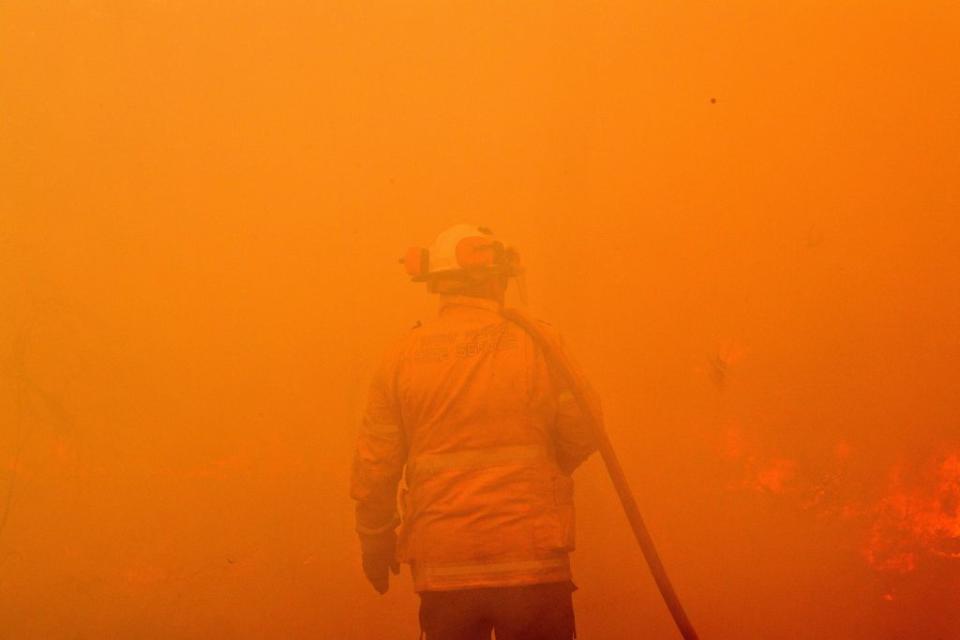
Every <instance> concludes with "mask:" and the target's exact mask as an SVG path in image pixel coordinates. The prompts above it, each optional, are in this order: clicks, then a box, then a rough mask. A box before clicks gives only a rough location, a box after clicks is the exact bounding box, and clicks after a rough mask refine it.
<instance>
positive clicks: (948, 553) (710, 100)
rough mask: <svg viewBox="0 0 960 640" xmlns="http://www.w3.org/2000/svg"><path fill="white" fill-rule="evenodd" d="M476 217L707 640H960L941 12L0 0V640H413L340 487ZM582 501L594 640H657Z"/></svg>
mask: <svg viewBox="0 0 960 640" xmlns="http://www.w3.org/2000/svg"><path fill="white" fill-rule="evenodd" d="M462 221H467V222H475V223H480V224H486V225H488V226H490V227H492V228H493V229H494V231H496V232H497V234H498V235H499V236H501V237H503V238H504V239H506V240H508V241H509V242H511V243H514V244H515V245H516V246H517V247H518V248H519V249H520V250H521V252H522V255H523V258H524V262H525V263H526V265H527V267H528V276H527V285H528V289H529V308H530V309H531V310H532V311H533V313H535V314H537V315H539V316H541V317H543V318H546V319H548V320H550V321H551V322H552V323H553V324H555V325H556V326H558V327H559V328H560V330H561V331H562V332H563V333H564V334H565V336H566V340H567V343H568V344H569V345H570V347H571V349H572V350H573V351H574V353H575V354H576V355H577V357H578V359H579V360H580V361H581V363H582V364H583V367H584V369H585V370H586V371H587V373H588V374H589V375H590V377H591V378H592V380H593V382H594V385H595V386H596V387H597V389H598V391H599V392H600V394H601V395H602V397H603V401H604V409H605V413H606V415H607V421H608V430H609V433H610V436H611V439H612V440H613V442H614V444H615V446H616V447H617V448H618V450H619V452H620V456H621V458H622V462H623V465H624V467H625V469H626V472H627V475H628V476H629V478H630V480H631V483H632V485H633V488H634V490H635V492H636V494H637V498H638V502H639V503H640V506H641V510H642V512H643V513H644V515H645V517H646V519H647V520H648V525H649V526H650V529H651V531H652V533H653V535H654V538H655V539H656V540H657V542H658V545H659V547H660V551H661V554H662V556H663V559H664V562H665V564H666V566H667V568H668V570H669V572H670V574H671V577H672V578H673V581H674V583H675V586H676V588H677V590H678V592H679V594H680V596H681V598H682V600H683V602H684V604H685V606H686V608H687V611H688V613H689V615H690V617H691V619H692V620H693V621H694V623H695V624H696V626H697V628H698V631H699V632H700V634H701V636H702V637H703V638H704V639H705V640H706V639H714V640H717V639H724V640H727V639H744V640H747V639H750V640H753V639H757V638H764V639H797V640H809V639H825V640H834V639H836V640H861V639H863V640H866V639H870V640H893V639H906V638H909V639H911V640H914V639H919V640H927V639H930V640H934V639H939V640H955V639H957V638H960V607H958V606H957V605H958V602H960V513H958V508H960V5H958V4H957V3H956V2H950V1H946V0H944V1H941V2H936V1H927V0H917V1H911V2H908V1H906V0H902V1H900V2H893V1H889V2H888V1H884V0H878V1H876V2H857V1H853V0H851V1H841V2H828V1H827V0H819V1H805V0H797V1H788V2H766V1H760V0H751V1H737V0H729V1H724V2H693V3H691V2H582V3H572V2H571V3H558V2H499V1H497V2H426V1H424V2H345V1H319V0H317V1H313V2H305V1H304V2H287V1H279V0H278V1H274V2H266V1H262V2H255V1H250V2H209V1H195V2H194V1H189V2H188V1H174V0H170V1H165V0H149V1H148V0H136V1H134V0H113V1H107V0H101V1H97V0H72V1H64V2H49V1H41V0H2V1H0V637H2V638H5V639H6V638H9V639H11V640H23V639H27V640H33V639H44V640H46V639H51V640H55V639H60V638H64V639H67V638H69V639H79V638H91V639H92V638H122V639H127V638H136V639H140V638H170V639H194V638H197V639H200V638H240V639H246V638H331V639H333V638H337V639H340V638H345V639H356V640H379V639H386V638H414V637H416V634H417V631H418V629H417V625H416V607H417V599H416V597H415V596H414V594H413V593H412V585H411V583H410V579H409V575H408V574H407V573H406V572H405V573H404V575H402V576H401V577H400V578H399V579H395V580H394V582H393V586H392V588H391V591H390V592H389V593H388V594H387V595H386V596H384V597H379V596H377V595H376V594H375V593H374V591H373V590H372V589H371V588H370V586H369V585H368V584H367V583H366V582H365V580H364V578H363V575H362V573H361V570H360V565H359V549H358V545H357V542H356V539H355V534H354V532H353V505H352V503H351V501H350V499H349V496H348V475H349V467H350V460H351V455H352V447H353V439H354V437H355V434H356V430H357V426H358V420H359V417H360V412H361V408H362V403H363V401H364V397H365V394H366V387H367V384H368V380H369V378H370V376H371V374H372V371H373V369H374V367H375V366H376V363H377V361H378V359H379V357H380V354H381V353H382V352H383V351H384V350H385V349H386V348H387V346H388V345H389V344H390V343H391V341H393V340H394V339H396V338H397V337H398V336H400V335H402V333H403V332H404V331H405V330H406V329H407V328H408V327H409V326H411V325H412V324H413V323H414V322H415V321H416V320H417V319H419V318H424V317H428V316H430V315H432V314H434V313H436V301H435V300H434V299H432V298H431V297H430V296H429V295H428V294H427V293H426V292H425V291H424V290H423V289H422V286H420V285H413V284H410V283H408V282H407V279H406V277H405V275H404V274H403V270H402V268H401V267H400V265H398V264H397V258H398V257H400V256H401V255H402V254H403V252H404V250H405V249H406V247H407V246H408V245H416V244H421V245H423V244H427V243H429V242H430V241H431V239H432V238H433V236H434V235H435V234H436V233H437V232H438V231H440V230H442V229H443V228H445V227H447V226H450V225H452V224H454V223H457V222H462ZM509 295H510V298H511V302H512V303H514V304H516V303H517V296H516V292H515V291H514V292H511V293H510V294H509ZM576 481H577V504H578V519H579V520H578V550H577V552H576V553H575V554H574V572H575V581H576V582H577V584H578V586H579V587H580V589H579V591H578V592H577V593H576V595H575V606H576V608H577V624H578V628H579V632H580V636H581V637H583V638H586V639H589V638H607V639H613V640H616V639H620V638H623V639H628V638H639V637H642V638H671V637H678V636H677V635H676V631H675V630H674V629H673V627H672V622H671V620H670V618H669V615H668V613H667V610H666V608H665V607H664V605H663V603H662V602H661V600H660V599H659V596H658V594H657V592H656V589H655V587H654V585H653V582H652V580H651V579H650V576H649V574H648V572H647V569H646V567H645V565H644V563H643V559H642V557H641V555H640V552H639V550H638V549H637V547H636V545H635V543H634V541H633V539H632V537H631V534H630V532H629V529H628V527H627V524H626V521H625V518H624V517H623V514H622V512H621V510H620V507H619V505H618V503H617V502H616V498H615V495H614V493H613V491H612V488H611V487H610V484H609V481H608V480H607V478H606V476H605V472H604V469H603V466H602V464H601V462H600V461H599V460H598V459H592V460H590V461H589V462H588V463H587V464H586V465H585V466H584V467H583V468H582V469H581V470H579V471H578V472H577V475H576Z"/></svg>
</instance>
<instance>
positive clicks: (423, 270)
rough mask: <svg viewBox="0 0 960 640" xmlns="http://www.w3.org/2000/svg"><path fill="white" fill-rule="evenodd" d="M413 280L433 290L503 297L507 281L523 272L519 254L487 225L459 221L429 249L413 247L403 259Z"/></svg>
mask: <svg viewBox="0 0 960 640" xmlns="http://www.w3.org/2000/svg"><path fill="white" fill-rule="evenodd" d="M401 262H403V263H404V265H405V266H406V269H407V273H408V274H410V276H411V279H412V280H413V281H414V282H426V283H427V288H428V290H429V291H430V292H431V293H441V294H456V295H467V296H473V297H480V298H491V299H494V300H501V301H502V300H503V294H504V291H505V290H506V288H507V281H508V279H509V278H510V277H511V276H516V275H519V274H520V273H521V272H522V269H521V266H520V256H519V254H518V253H517V251H516V250H515V249H513V248H512V247H506V246H504V244H503V243H502V242H501V241H500V240H497V239H496V238H495V237H494V235H493V232H492V231H490V229H488V228H486V227H478V226H476V225H471V224H458V225H455V226H453V227H450V228H449V229H447V230H446V231H444V232H443V233H441V234H440V235H438V236H437V238H436V240H434V241H433V244H431V245H430V248H429V249H422V248H419V247H413V248H411V249H409V250H408V251H407V255H406V256H405V257H404V258H403V259H402V260H401Z"/></svg>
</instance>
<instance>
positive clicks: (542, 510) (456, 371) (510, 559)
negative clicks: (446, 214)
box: [351, 224, 596, 640]
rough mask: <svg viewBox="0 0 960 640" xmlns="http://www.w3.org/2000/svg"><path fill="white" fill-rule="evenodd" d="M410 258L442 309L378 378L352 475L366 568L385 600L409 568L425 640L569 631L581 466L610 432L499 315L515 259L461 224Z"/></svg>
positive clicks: (564, 635) (534, 637)
mask: <svg viewBox="0 0 960 640" xmlns="http://www.w3.org/2000/svg"><path fill="white" fill-rule="evenodd" d="M403 262H405V264H406V267H407V271H408V272H409V273H410V274H411V276H412V277H413V280H414V281H421V282H425V283H426V285H427V288H428V290H429V291H430V292H431V293H435V294H438V295H439V298H440V312H439V315H438V316H437V317H436V318H434V319H432V320H430V321H427V322H425V323H423V324H422V325H418V326H417V327H416V328H414V329H412V330H411V331H409V332H408V334H407V335H406V336H404V337H403V338H402V339H401V340H400V341H399V342H398V343H397V344H396V345H395V346H394V347H393V348H391V349H390V350H389V351H388V353H387V354H386V357H385V358H384V359H383V361H382V363H381V365H380V367H379V369H378V371H377V372H376V374H375V375H374V379H373V382H372V384H371V387H370V391H369V396H368V401H367V406H366V410H365V414H364V417H363V421H362V425H361V428H360V433H359V436H358V439H357V446H356V452H355V457H354V465H353V472H352V479H351V495H352V497H353V498H354V500H355V501H356V521H357V533H358V534H359V537H360V546H361V554H362V565H363V571H364V573H365V575H366V577H367V579H368V580H369V581H370V583H371V584H372V585H373V587H374V589H376V590H377V591H378V592H379V593H381V594H382V593H385V592H386V591H387V589H388V587H389V575H390V572H393V573H394V574H396V573H398V569H399V563H400V562H403V563H409V565H410V568H411V573H412V576H413V583H414V588H415V590H416V591H417V592H418V594H419V595H420V599H421V602H420V624H421V628H422V630H423V631H424V632H425V634H426V638H427V640H475V639H476V640H479V639H485V640H489V638H490V633H491V631H495V632H496V637H497V639H498V640H512V639H514V640H518V639H521V638H523V639H525V640H541V639H542V640H569V639H570V638H573V637H574V635H575V631H574V622H573V605H572V597H571V594H572V592H573V590H574V589H575V588H576V587H575V586H574V585H573V582H572V581H571V574H570V563H569V558H568V554H569V552H570V551H571V550H573V547H574V514H573V480H572V478H571V474H572V473H573V471H574V469H576V468H577V467H578V466H579V465H580V464H581V463H582V462H583V461H584V460H585V459H586V458H587V457H588V456H589V455H590V453H592V452H593V451H594V450H595V448H596V442H595V441H594V437H593V436H592V435H591V431H590V430H589V428H588V425H587V424H586V420H585V419H584V416H583V415H582V413H581V412H580V410H579V409H578V406H577V403H576V402H575V400H574V397H573V395H572V394H571V392H570V390H569V389H566V388H564V386H563V384H562V383H561V382H560V379H559V377H558V376H557V375H556V372H552V371H551V370H550V367H549V366H548V363H547V360H546V359H545V356H544V354H543V353H542V352H541V350H540V348H539V347H538V346H537V345H536V344H535V343H534V341H533V340H532V338H531V336H530V335H529V334H528V333H526V331H525V330H524V329H523V328H521V327H520V326H519V325H517V324H515V323H513V322H510V321H508V320H507V319H506V318H504V317H503V316H502V315H501V313H500V312H501V310H502V307H503V298H504V292H505V290H506V287H507V282H508V279H509V278H510V277H512V276H515V275H518V274H519V273H520V265H519V258H518V256H517V253H516V252H515V251H514V250H512V249H510V248H507V247H505V246H504V245H503V244H502V243H501V242H500V241H498V240H497V239H496V238H495V237H494V236H493V234H492V233H491V232H490V231H489V230H488V229H486V228H483V227H477V226H473V225H466V224H462V225H457V226H454V227H452V228H450V229H448V230H447V231H444V232H443V233H441V234H440V235H439V236H438V237H437V239H436V240H435V241H434V243H433V244H432V245H431V247H430V249H429V250H426V249H412V250H411V251H410V252H408V254H407V256H406V258H405V259H404V260H403ZM540 328H541V329H542V330H543V331H544V332H547V333H548V334H549V335H551V336H553V337H555V338H556V342H557V344H562V343H561V342H560V341H559V336H557V335H556V332H555V331H554V330H553V329H552V327H550V326H549V325H546V324H544V325H543V326H542V327H540ZM591 397H593V396H592V392H591ZM398 527H399V534H398V532H397V529H398Z"/></svg>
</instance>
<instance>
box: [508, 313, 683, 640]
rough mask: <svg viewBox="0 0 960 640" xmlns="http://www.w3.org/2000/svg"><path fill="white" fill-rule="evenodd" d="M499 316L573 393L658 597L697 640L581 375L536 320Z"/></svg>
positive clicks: (681, 631) (680, 627)
mask: <svg viewBox="0 0 960 640" xmlns="http://www.w3.org/2000/svg"><path fill="white" fill-rule="evenodd" d="M502 314H503V316H504V317H505V318H506V319H507V320H510V321H511V322H513V323H515V324H517V325H519V326H520V328H522V329H523V330H524V331H526V332H527V333H528V334H530V337H531V338H533V340H534V342H535V343H536V344H537V345H538V346H539V347H540V348H541V349H542V350H543V353H544V355H545V356H546V358H547V362H548V364H549V365H550V366H551V368H552V369H553V370H554V371H555V372H556V373H557V374H558V375H559V376H560V377H561V379H562V381H563V382H564V383H565V384H566V385H567V387H568V388H569V389H570V392H571V393H572V394H573V397H574V399H575V400H576V402H577V406H578V407H579V408H580V411H581V412H582V413H583V415H584V416H585V417H586V419H587V422H588V423H589V427H590V430H591V432H592V434H593V436H594V438H595V439H596V442H597V449H598V450H599V451H600V456H601V457H602V458H603V462H604V464H605V465H606V467H607V473H608V474H609V475H610V480H611V481H612V482H613V486H614V488H615V489H616V491H617V495H618V496H619V497H620V504H622V505H623V510H624V512H625V513H626V515H627V520H628V521H629V522H630V527H631V529H633V535H634V536H635V537H636V539H637V543H638V544H639V545H640V550H641V551H643V557H644V558H645V559H646V561H647V566H649V567H650V573H651V574H652V575H653V579H654V581H655V582H656V583H657V588H658V589H659V590H660V595H661V596H663V600H664V602H665V603H666V605H667V608H668V609H669V610H670V614H671V615H672V616H673V621H674V622H675V623H676V625H677V628H678V629H679V630H680V635H682V636H683V638H684V640H697V639H698V637H699V636H697V632H696V631H695V630H694V628H693V625H692V624H691V623H690V620H689V619H688V618H687V614H686V612H685V611H684V610H683V605H681V604H680V599H679V598H678V597H677V593H676V591H674V589H673V585H672V584H671V583H670V578H669V577H668V576H667V571H666V569H664V567H663V562H661V560H660V554H658V553H657V548H656V546H654V544H653V538H652V537H650V532H649V531H648V530H647V526H646V524H644V522H643V517H642V516H641V515H640V509H639V507H637V501H636V499H635V498H634V496H633V492H632V491H631V490H630V485H629V483H628V482H627V476H626V475H625V474H624V472H623V467H621V466H620V460H619V459H618V458H617V454H616V452H615V451H614V449H613V445H612V444H611V443H610V438H609V437H608V436H607V432H606V429H605V428H604V425H603V417H602V415H601V414H600V411H599V410H598V408H597V406H596V405H594V404H593V403H591V402H590V399H589V398H588V397H587V393H586V384H585V382H584V378H583V376H582V375H581V374H580V372H579V370H578V368H577V367H576V365H574V363H573V362H572V361H571V360H570V358H569V357H568V356H567V355H566V353H565V352H564V351H563V349H562V348H561V347H560V345H559V344H558V343H557V341H556V340H555V339H553V338H552V337H551V336H548V335H547V334H546V333H545V332H544V331H543V330H542V328H541V327H540V326H539V325H538V324H537V321H536V320H534V319H532V318H530V317H528V316H527V315H526V314H525V313H524V312H522V311H520V310H518V309H506V308H505V309H503V311H502Z"/></svg>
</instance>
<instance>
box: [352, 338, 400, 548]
mask: <svg viewBox="0 0 960 640" xmlns="http://www.w3.org/2000/svg"><path fill="white" fill-rule="evenodd" d="M398 360H399V358H398V357H397V356H396V355H395V354H388V356H387V358H385V359H384V361H383V363H382V364H381V366H380V368H379V369H378V370H377V372H376V374H375V375H374V378H373V381H372V382H371V384H370V390H369V393H368V396H367V404H366V408H365V410H364V414H363V420H362V422H361V424H360V431H359V434H358V435H357V443H356V449H355V451H354V457H353V471H352V474H351V480H350V495H351V497H352V498H353V499H354V500H355V501H356V516H357V533H358V534H360V536H361V537H363V536H374V535H379V534H383V533H387V532H390V531H393V530H394V529H395V528H396V527H397V525H398V524H399V523H400V518H399V515H398V513H397V485H398V483H399V481H400V477H401V475H402V474H403V467H404V464H406V460H407V445H406V439H405V437H404V433H403V425H402V423H401V419H400V411H399V407H398V404H397V395H396V381H395V378H396V376H395V372H396V368H397V365H398Z"/></svg>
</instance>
